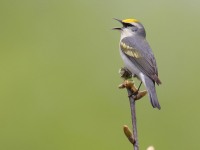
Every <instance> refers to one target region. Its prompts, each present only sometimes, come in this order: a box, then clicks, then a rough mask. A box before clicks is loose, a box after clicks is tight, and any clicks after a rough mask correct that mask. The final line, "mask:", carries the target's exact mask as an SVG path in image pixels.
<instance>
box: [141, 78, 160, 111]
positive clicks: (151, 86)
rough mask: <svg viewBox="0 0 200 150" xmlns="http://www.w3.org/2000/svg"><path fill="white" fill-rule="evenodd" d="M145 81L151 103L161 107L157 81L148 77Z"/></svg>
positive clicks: (155, 106)
mask: <svg viewBox="0 0 200 150" xmlns="http://www.w3.org/2000/svg"><path fill="white" fill-rule="evenodd" d="M143 83H144V84H145V87H146V89H147V92H148V95H149V99H150V102H151V105H152V106H153V107H154V108H158V109H161V107H160V104H159V102H158V98H157V94H156V88H155V83H154V82H153V81H152V80H151V79H150V78H148V77H145V82H143Z"/></svg>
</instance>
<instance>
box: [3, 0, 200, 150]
mask: <svg viewBox="0 0 200 150" xmlns="http://www.w3.org/2000/svg"><path fill="white" fill-rule="evenodd" d="M199 6H200V1H199V0H190V1H189V0H176V1H174V0H168V1H165V0H151V1H145V0H140V1H134V0H125V1H108V0H101V1H100V0H98V1H97V0H87V1H81V0H79V1H76V0H74V1H72V0H71V1H70V0H67V1H65V0H0V19H1V22H0V85H1V86H0V149H1V150H79V149H82V150H90V149H91V150H92V149H95V150H114V149H115V150H122V149H123V150H129V149H132V146H131V144H129V142H128V140H127V139H126V138H125V136H124V135H123V131H122V126H123V125H124V124H127V125H128V126H129V127H131V120H130V109H129V103H128V99H127V94H126V91H125V90H118V88H117V86H118V84H120V83H121V82H122V80H121V79H120V77H119V74H118V69H119V68H120V67H122V66H123V63H122V61H121V58H120V56H119V51H118V42H119V36H120V34H119V33H118V32H114V31H112V30H111V28H112V27H116V26H121V25H120V24H119V23H117V22H116V21H114V20H112V18H113V17H116V18H119V19H125V18H136V19H138V20H140V21H141V22H142V23H143V24H144V26H145V28H146V31H147V39H148V41H149V43H150V45H151V47H152V49H153V51H154V53H155V56H156V58H157V62H158V67H159V75H160V79H161V80H162V82H163V84H162V85H161V86H159V87H157V93H158V97H159V101H160V104H161V106H162V109H161V111H159V110H156V109H153V108H152V107H151V105H150V103H149V100H148V97H145V98H144V99H143V100H141V101H139V102H137V120H138V132H139V143H140V147H141V150H144V149H146V147H148V146H149V145H154V146H155V147H156V149H157V150H169V149H171V150H178V149H181V150H186V149H191V150H192V149H200V143H199V138H200V129H199V128H200V117H199V114H200V109H199V105H200V99H199V95H198V92H199V90H200V87H199V84H200V82H199V81H200V80H199V77H200V61H199V55H200V50H199V47H200V42H199V39H200V36H199V35H200V30H199V27H200V20H199V17H200V9H199ZM136 83H138V82H136ZM142 88H143V89H144V87H142Z"/></svg>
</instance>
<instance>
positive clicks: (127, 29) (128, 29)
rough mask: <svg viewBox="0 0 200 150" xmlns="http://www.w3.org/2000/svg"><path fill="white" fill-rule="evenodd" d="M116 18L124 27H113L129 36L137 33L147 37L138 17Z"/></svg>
mask: <svg viewBox="0 0 200 150" xmlns="http://www.w3.org/2000/svg"><path fill="white" fill-rule="evenodd" d="M114 19H115V20H117V21H118V22H120V23H121V24H122V25H123V27H117V28H113V29H114V30H119V31H121V33H123V34H126V35H127V36H131V35H135V34H137V35H141V36H143V37H146V32H145V29H144V26H143V25H142V24H141V23H140V22H139V21H138V20H136V19H124V20H120V19H116V18H114Z"/></svg>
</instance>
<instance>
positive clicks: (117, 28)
mask: <svg viewBox="0 0 200 150" xmlns="http://www.w3.org/2000/svg"><path fill="white" fill-rule="evenodd" d="M113 19H114V20H117V21H118V22H120V23H121V24H123V22H122V20H120V19H116V18H113ZM112 29H113V30H120V31H121V30H122V28H119V27H116V28H112Z"/></svg>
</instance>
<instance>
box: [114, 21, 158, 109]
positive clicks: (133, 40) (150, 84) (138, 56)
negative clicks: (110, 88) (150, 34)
mask: <svg viewBox="0 0 200 150" xmlns="http://www.w3.org/2000/svg"><path fill="white" fill-rule="evenodd" d="M113 19H115V20H117V21H118V22H120V23H121V24H122V25H123V26H122V27H116V28H113V29H114V30H118V31H120V32H121V37H120V42H119V50H120V55H121V58H122V60H123V62H124V65H125V67H126V68H127V69H128V70H129V71H130V72H131V73H132V75H133V76H134V77H137V78H138V79H139V80H140V81H141V83H143V84H144V86H145V88H146V90H147V93H148V96H149V99H150V102H151V105H152V106H153V108H158V109H161V106H160V104H159V102H158V98H157V94H156V88H155V83H156V84H157V85H160V84H161V80H160V79H159V77H158V68H157V63H156V59H155V57H154V54H153V52H152V49H151V47H150V45H149V43H148V41H147V40H146V31H145V28H144V26H143V25H142V23H141V22H140V21H138V20H137V19H124V20H120V19H116V18H113Z"/></svg>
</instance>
